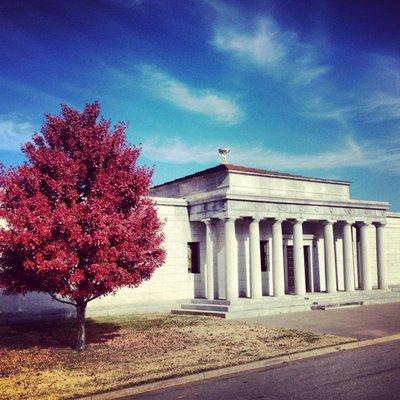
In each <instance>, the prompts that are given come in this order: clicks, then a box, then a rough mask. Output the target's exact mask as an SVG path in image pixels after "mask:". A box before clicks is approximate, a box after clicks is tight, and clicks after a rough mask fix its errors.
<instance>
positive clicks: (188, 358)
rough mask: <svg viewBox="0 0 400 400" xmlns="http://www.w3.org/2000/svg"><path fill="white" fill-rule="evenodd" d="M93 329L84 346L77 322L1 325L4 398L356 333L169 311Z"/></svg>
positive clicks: (71, 390) (63, 394) (200, 367)
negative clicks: (77, 344) (78, 347)
mask: <svg viewBox="0 0 400 400" xmlns="http://www.w3.org/2000/svg"><path fill="white" fill-rule="evenodd" d="M87 330H88V343H89V346H88V349H87V351H85V352H84V353H83V354H81V353H77V352H76V351H74V350H72V347H73V344H74V340H75V330H74V326H73V324H72V323H69V322H68V323H67V322H65V321H64V322H60V323H57V324H55V325H54V324H49V323H47V324H43V323H42V324H29V325H20V326H17V327H16V326H0V359H1V361H2V362H1V363H0V398H1V399H7V400H14V399H68V398H72V397H76V396H82V395H85V394H89V393H95V392H98V391H104V390H109V389H115V388H120V387H124V386H129V385H134V384H139V383H145V382H151V381H154V380H159V379H163V378H170V377H175V376H179V375H184V374H189V373H194V372H199V371H204V370H209V369H215V368H220V367H225V366H231V365H237V364H242V363H246V362H251V361H256V360H260V359H266V358H271V357H275V356H278V355H284V354H289V353H295V352H300V351H304V350H310V349H315V348H319V347H326V346H332V345H335V344H339V343H346V342H350V341H353V340H354V339H351V338H344V337H339V336H333V335H327V334H318V333H311V332H305V331H299V330H294V329H290V330H287V329H286V330H285V329H278V328H269V327H265V326H262V325H256V324H251V323H247V322H239V321H226V320H221V319H215V318H207V317H194V316H193V317H192V316H176V315H164V314H147V315H129V316H123V317H112V318H111V317H107V318H97V319H96V320H91V321H89V322H88V325H87Z"/></svg>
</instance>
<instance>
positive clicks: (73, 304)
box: [46, 292, 76, 307]
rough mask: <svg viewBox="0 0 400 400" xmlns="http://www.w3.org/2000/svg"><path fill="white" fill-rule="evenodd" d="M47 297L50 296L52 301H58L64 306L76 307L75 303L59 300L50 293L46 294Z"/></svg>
mask: <svg viewBox="0 0 400 400" xmlns="http://www.w3.org/2000/svg"><path fill="white" fill-rule="evenodd" d="M46 293H47V294H48V295H49V296H51V297H52V298H53V299H54V300H56V301H59V302H60V303H64V304H69V305H71V306H74V307H75V306H76V304H75V303H72V302H71V301H67V300H61V299H59V298H58V297H56V296H54V294H51V293H50V292H46Z"/></svg>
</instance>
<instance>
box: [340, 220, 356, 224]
mask: <svg viewBox="0 0 400 400" xmlns="http://www.w3.org/2000/svg"><path fill="white" fill-rule="evenodd" d="M341 222H342V223H343V224H344V225H354V224H355V223H356V221H355V220H354V219H344V220H343V221H341Z"/></svg>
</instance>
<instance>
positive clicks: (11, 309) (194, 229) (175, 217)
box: [0, 199, 205, 319]
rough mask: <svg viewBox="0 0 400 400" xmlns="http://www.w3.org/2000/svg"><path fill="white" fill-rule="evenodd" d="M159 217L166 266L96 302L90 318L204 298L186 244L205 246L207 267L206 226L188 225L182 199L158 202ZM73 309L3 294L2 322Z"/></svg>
mask: <svg viewBox="0 0 400 400" xmlns="http://www.w3.org/2000/svg"><path fill="white" fill-rule="evenodd" d="M155 200H156V202H157V209H158V215H159V217H160V219H162V220H163V221H165V225H164V233H165V243H164V246H165V249H166V251H167V258H166V262H165V264H164V265H163V266H162V267H160V268H159V269H158V270H157V271H156V272H155V273H154V275H153V277H152V278H151V280H149V281H146V282H144V283H143V284H142V285H140V286H139V287H138V288H134V289H129V288H123V289H120V290H119V291H118V292H117V293H116V294H115V295H114V296H106V297H104V298H100V299H97V300H94V301H92V302H90V303H89V305H88V315H89V316H90V315H108V314H118V313H119V314H124V313H131V312H137V311H169V310H170V309H171V308H172V307H174V306H176V304H177V300H181V299H188V298H192V297H193V295H194V293H196V294H198V295H201V290H202V285H201V280H200V275H198V274H190V273H188V269H187V242H189V241H199V242H201V243H202V245H201V252H200V260H201V265H202V268H203V269H204V264H205V248H204V239H203V236H204V231H205V228H204V226H203V225H204V224H202V223H200V222H199V223H194V224H189V219H188V211H187V204H186V202H185V201H184V200H182V199H155ZM71 314H74V308H73V307H70V306H67V305H63V304H61V303H59V302H56V301H53V300H52V299H51V298H50V297H49V296H48V295H45V294H36V293H29V294H27V295H26V296H21V295H18V296H5V295H0V319H11V318H13V319H36V318H46V316H49V317H51V316H53V317H54V316H57V315H71Z"/></svg>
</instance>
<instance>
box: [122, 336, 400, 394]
mask: <svg viewBox="0 0 400 400" xmlns="http://www.w3.org/2000/svg"><path fill="white" fill-rule="evenodd" d="M125 399H126V400H127V399H135V400H139V399H140V400H145V399H146V400H156V399H157V400H161V399H162V400H184V399H190V400H214V399H215V400H225V399H226V400H239V399H240V400H243V399H273V400H278V399H279V400H280V399H282V400H283V399H285V400H287V399H288V400H296V399H307V400H312V399H324V400H330V399H332V400H340V399H351V400H358V399H359V400H366V399H385V400H391V399H400V341H397V342H392V343H389V344H381V345H376V346H371V347H365V348H360V349H355V350H348V351H344V352H341V353H334V354H330V355H327V356H321V357H317V358H312V359H307V360H302V361H294V362H292V363H290V364H286V365H282V366H278V367H270V368H266V369H262V370H256V371H252V372H245V373H241V374H238V375H231V376H228V377H224V378H216V379H211V380H207V381H204V382H201V383H194V384H193V383H192V384H187V385H183V386H176V387H174V388H169V389H165V390H160V391H156V392H151V393H145V394H140V395H136V396H132V397H126V398H125Z"/></svg>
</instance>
